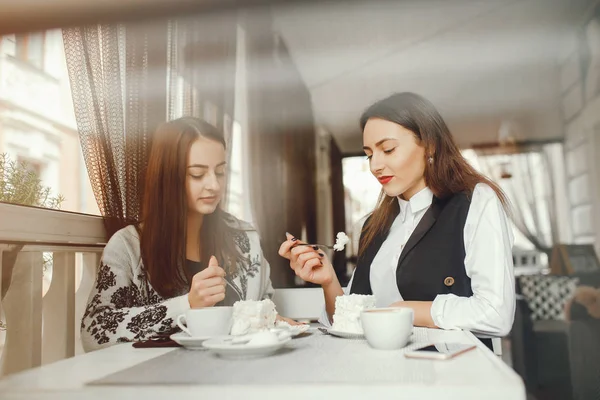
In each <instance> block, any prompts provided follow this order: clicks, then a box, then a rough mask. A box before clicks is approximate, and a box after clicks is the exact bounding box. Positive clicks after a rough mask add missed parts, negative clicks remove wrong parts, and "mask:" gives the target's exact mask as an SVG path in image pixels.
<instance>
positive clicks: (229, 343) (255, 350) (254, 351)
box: [202, 336, 292, 358]
mask: <svg viewBox="0 0 600 400" xmlns="http://www.w3.org/2000/svg"><path fill="white" fill-rule="evenodd" d="M290 340H292V338H291V337H289V336H286V337H283V338H282V339H281V340H279V341H278V342H277V343H272V344H248V343H245V342H242V343H236V342H235V341H234V340H232V337H231V336H225V337H220V338H214V339H208V340H206V341H204V342H203V343H202V345H203V346H204V347H205V348H207V349H209V350H211V351H212V352H213V353H215V354H217V355H219V356H220V357H223V358H256V357H266V356H270V355H272V354H274V353H276V352H277V351H278V350H279V349H281V348H282V347H283V346H285V345H286V343H288V342H289V341H290Z"/></svg>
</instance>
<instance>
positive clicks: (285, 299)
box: [273, 288, 325, 321]
mask: <svg viewBox="0 0 600 400" xmlns="http://www.w3.org/2000/svg"><path fill="white" fill-rule="evenodd" d="M273 302H274V303H275V306H276V307H277V312H278V313H279V314H280V315H281V316H283V317H286V318H292V319H295V320H301V321H316V320H318V319H319V317H321V314H322V313H323V309H324V307H325V299H324V298H323V289H321V288H293V289H275V294H274V295H273Z"/></svg>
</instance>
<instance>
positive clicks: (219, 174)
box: [215, 171, 225, 176]
mask: <svg viewBox="0 0 600 400" xmlns="http://www.w3.org/2000/svg"><path fill="white" fill-rule="evenodd" d="M215 175H216V176H225V171H222V172H215Z"/></svg>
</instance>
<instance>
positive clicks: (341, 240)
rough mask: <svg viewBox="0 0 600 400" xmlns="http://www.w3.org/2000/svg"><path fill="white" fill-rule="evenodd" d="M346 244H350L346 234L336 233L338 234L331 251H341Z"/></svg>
mask: <svg viewBox="0 0 600 400" xmlns="http://www.w3.org/2000/svg"><path fill="white" fill-rule="evenodd" d="M348 243H350V238H349V237H348V235H346V233H344V232H338V234H337V235H336V237H335V244H334V245H333V249H334V250H335V251H342V250H344V247H346V245H347V244H348Z"/></svg>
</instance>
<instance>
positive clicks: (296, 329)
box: [271, 324, 310, 337]
mask: <svg viewBox="0 0 600 400" xmlns="http://www.w3.org/2000/svg"><path fill="white" fill-rule="evenodd" d="M309 329H310V325H308V324H305V325H279V326H277V325H275V328H272V329H271V331H284V332H288V333H289V334H290V335H292V337H296V336H298V335H301V334H303V333H305V332H308V330H309Z"/></svg>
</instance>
